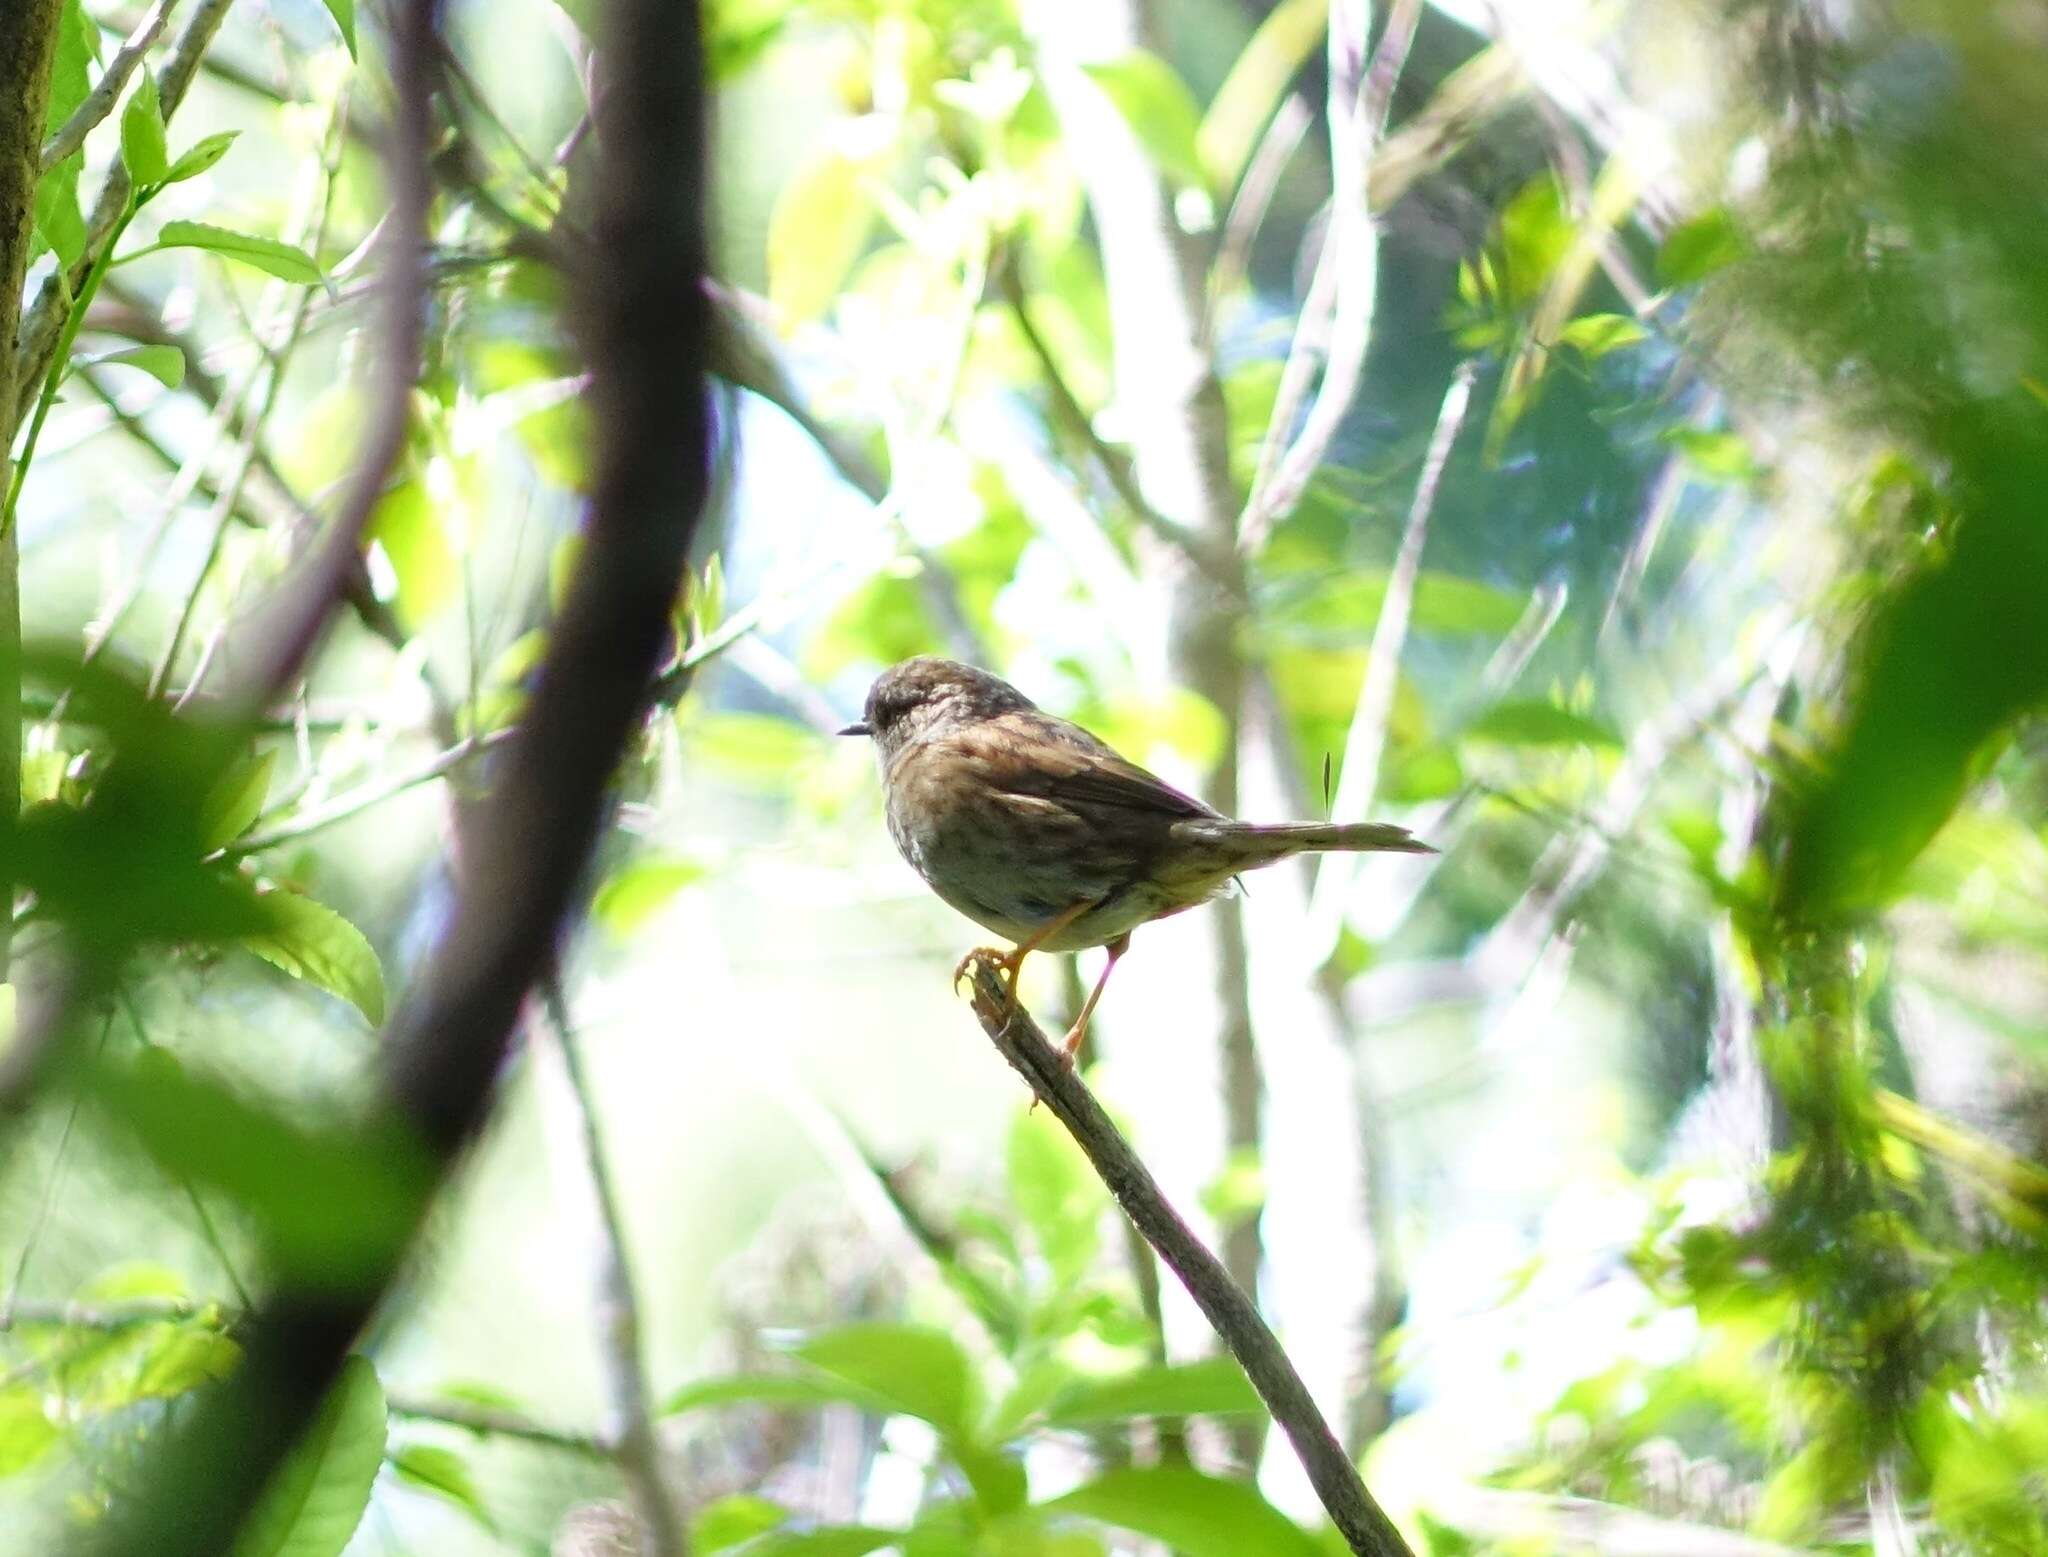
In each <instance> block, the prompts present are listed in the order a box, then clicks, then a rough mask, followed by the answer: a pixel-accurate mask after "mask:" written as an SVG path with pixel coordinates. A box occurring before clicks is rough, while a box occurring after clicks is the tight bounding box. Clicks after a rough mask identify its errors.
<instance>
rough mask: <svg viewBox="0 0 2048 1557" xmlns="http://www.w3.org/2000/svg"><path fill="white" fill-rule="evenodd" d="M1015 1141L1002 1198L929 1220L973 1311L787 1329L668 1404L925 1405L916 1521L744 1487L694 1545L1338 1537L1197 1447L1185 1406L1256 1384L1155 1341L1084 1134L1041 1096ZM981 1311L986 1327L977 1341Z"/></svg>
mask: <svg viewBox="0 0 2048 1557" xmlns="http://www.w3.org/2000/svg"><path fill="white" fill-rule="evenodd" d="M1007 1159H1008V1175H1007V1180H1006V1185H1005V1188H1006V1192H1007V1193H1006V1196H1005V1205H1006V1207H1007V1209H1006V1211H1004V1212H1003V1213H1002V1214H991V1213H990V1212H986V1211H972V1210H969V1211H963V1212H962V1213H960V1214H959V1215H958V1217H957V1218H956V1227H955V1229H954V1230H953V1231H951V1232H949V1233H948V1234H947V1235H946V1236H944V1237H938V1236H936V1235H935V1234H934V1232H933V1230H932V1229H931V1228H930V1227H929V1226H928V1225H926V1224H925V1223H924V1222H923V1220H922V1218H921V1217H919V1218H918V1219H917V1220H918V1223H919V1226H920V1229H921V1231H922V1233H923V1235H924V1237H925V1241H926V1246H927V1249H928V1250H929V1251H930V1252H931V1253H932V1254H933V1255H934V1257H935V1258H936V1259H937V1261H938V1263H939V1267H940V1271H941V1274H942V1276H943V1279H944V1281H945V1283H946V1286H947V1288H948V1289H949V1291H950V1293H951V1295H952V1299H953V1301H952V1302H950V1303H949V1304H948V1305H947V1306H948V1307H949V1308H950V1309H953V1310H955V1311H957V1310H960V1309H963V1308H964V1310H965V1311H966V1315H967V1316H971V1323H969V1324H967V1325H963V1324H962V1323H961V1320H960V1318H959V1317H957V1313H956V1318H955V1321H954V1323H953V1324H952V1325H951V1326H950V1327H947V1328H941V1327H939V1326H937V1325H934V1324H919V1325H906V1324H900V1323H881V1322H869V1323H861V1324H854V1325H846V1326H841V1327H837V1328H834V1329H830V1330H826V1331H824V1332H822V1333H818V1334H813V1335H810V1336H808V1337H805V1338H804V1339H802V1340H801V1341H798V1342H795V1343H793V1344H791V1345H790V1346H789V1347H788V1349H787V1356H788V1366H787V1369H786V1370H785V1371H778V1372H775V1373H767V1374H749V1375H737V1376H731V1377H720V1378H708V1379H703V1380H699V1381H697V1382H695V1383H692V1384H690V1385H688V1386H686V1387H685V1388H684V1389H682V1390H680V1391H679V1392H677V1393H676V1394H675V1395H673V1396H672V1397H671V1398H670V1399H669V1400H668V1401H667V1403H666V1405H665V1407H664V1410H665V1412H666V1413H668V1414H679V1413H685V1412H701V1411H712V1410H716V1409H718V1408H721V1407H732V1406H738V1405H760V1406H769V1407H773V1408H775V1409H778V1410H802V1409H806V1408H817V1407H823V1406H828V1405H847V1406H853V1407H855V1408H857V1409H859V1410H861V1411H863V1412H867V1413H870V1414H872V1415H874V1416H877V1417H881V1418H890V1417H903V1418H909V1419H911V1420H912V1421H914V1422H918V1423H922V1424H924V1426H925V1427H926V1428H928V1429H930V1435H931V1439H930V1441H931V1450H930V1453H931V1462H930V1463H929V1464H928V1465H926V1466H925V1467H923V1470H924V1477H923V1485H924V1487H925V1489H926V1491H925V1495H924V1497H923V1498H922V1499H921V1501H920V1507H919V1508H918V1511H917V1515H916V1518H915V1519H914V1521H913V1522H912V1523H911V1524H910V1525H908V1526H907V1527H903V1528H895V1527H883V1526H851V1525H815V1524H812V1525H806V1524H804V1523H803V1522H802V1519H801V1515H800V1514H799V1512H798V1511H796V1510H792V1509H791V1508H789V1507H785V1506H781V1505H778V1504H776V1503H774V1502H773V1501H771V1500H769V1499H766V1498H763V1497H760V1496H758V1495H755V1494H751V1493H749V1494H737V1495H734V1496H732V1497H728V1498H725V1499H721V1500H718V1501H716V1502H713V1503H711V1504H708V1505H707V1506H706V1507H705V1508H704V1509H703V1510H702V1511H701V1512H700V1513H699V1514H698V1516H697V1529H696V1536H695V1544H696V1545H697V1547H698V1549H700V1550H705V1551H725V1550H732V1551H734V1552H735V1553H745V1554H746V1557H781V1554H788V1557H796V1554H799V1553H813V1552H844V1553H847V1554H858V1553H862V1552H869V1551H877V1550H880V1549H882V1548H884V1547H887V1548H890V1549H892V1550H900V1551H902V1552H904V1553H906V1554H915V1557H946V1554H951V1553H957V1552H963V1551H975V1552H1017V1553H1024V1552H1031V1553H1056V1554H1059V1557H1089V1554H1100V1553H1102V1552H1103V1551H1104V1550H1105V1548H1104V1546H1103V1544H1102V1541H1101V1539H1100V1537H1099V1536H1097V1535H1094V1534H1091V1533H1090V1531H1091V1529H1092V1528H1093V1527H1098V1526H1104V1525H1106V1526H1110V1527H1112V1528H1115V1529H1118V1530H1123V1531H1128V1532H1132V1533H1134V1534H1137V1535H1142V1536H1148V1537H1150V1538H1152V1539H1154V1540H1159V1541H1164V1542H1166V1543H1167V1544H1169V1545H1170V1546H1172V1547H1173V1548H1174V1549H1175V1550H1176V1551H1183V1552H1187V1553H1189V1554H1190V1557H1205V1554H1213V1557H1226V1554H1239V1557H1242V1554H1246V1553H1253V1552H1257V1553H1262V1554H1263V1553H1273V1554H1275V1557H1283V1554H1291V1553H1300V1554H1302V1557H1308V1554H1311V1553H1315V1552H1319V1551H1323V1550H1325V1549H1326V1547H1325V1545H1324V1543H1323V1541H1322V1540H1321V1539H1319V1538H1317V1537H1314V1536H1312V1535H1311V1534H1310V1533H1309V1532H1307V1531H1305V1530H1303V1529H1302V1528H1300V1527H1299V1526H1298V1525H1296V1524H1294V1523H1293V1522H1292V1521H1291V1520H1289V1519H1288V1518H1287V1517H1286V1516H1285V1515H1284V1514H1282V1513H1281V1512H1279V1510H1277V1509H1275V1508H1274V1507H1273V1506H1272V1505H1271V1504H1269V1503H1267V1502H1266V1501H1265V1500H1264V1499H1263V1498H1262V1497H1261V1496H1260V1495H1259V1493H1258V1492H1257V1491H1256V1490H1255V1489H1254V1488H1252V1487H1251V1486H1249V1485H1247V1484H1246V1483H1244V1482H1241V1481H1237V1480H1233V1479H1228V1478H1224V1477H1218V1476H1214V1475H1209V1474H1205V1473H1203V1472H1202V1471H1199V1470H1197V1469H1196V1468H1195V1467H1194V1466H1193V1465H1192V1464H1190V1463H1189V1461H1188V1459H1187V1455H1186V1451H1185V1448H1184V1445H1183V1436H1182V1435H1183V1430H1184V1428H1185V1424H1186V1423H1187V1421H1188V1419H1190V1418H1201V1417H1218V1418H1230V1417H1245V1416H1253V1415H1257V1414H1259V1413H1260V1411H1261V1407H1260V1405H1259V1401H1258V1397H1257V1396H1256V1395H1255V1394H1254V1393H1253V1391H1252V1388H1251V1385H1250V1383H1249V1382H1248V1381H1247V1380H1246V1379H1245V1377H1244V1374H1243V1373H1242V1371H1241V1370H1240V1369H1239V1368H1238V1366H1237V1364H1236V1363H1235V1362H1234V1361H1232V1360H1231V1359H1229V1358H1227V1357H1218V1358H1212V1359H1209V1360H1206V1361H1200V1362H1190V1363H1165V1362H1160V1361H1156V1360H1153V1359H1154V1358H1156V1355H1157V1349H1158V1346H1159V1336H1158V1333H1157V1330H1156V1327H1155V1325H1154V1323H1153V1322H1152V1321H1150V1320H1148V1319H1147V1318H1146V1317H1145V1315H1144V1314H1143V1312H1142V1311H1141V1310H1140V1309H1139V1308H1138V1306H1137V1303H1136V1300H1135V1292H1134V1288H1133V1286H1132V1283H1131V1279H1130V1278H1129V1277H1128V1276H1124V1277H1122V1278H1117V1277H1115V1276H1112V1275H1110V1274H1109V1273H1108V1271H1107V1269H1106V1267H1108V1266H1109V1265H1110V1261H1109V1260H1108V1259H1107V1258H1106V1257H1105V1256H1106V1251H1105V1250H1104V1248H1103V1247H1102V1234H1103V1230H1104V1228H1105V1226H1106V1225H1107V1224H1106V1216H1107V1213H1108V1212H1109V1210H1110V1206H1109V1199H1108V1194H1107V1192H1106V1191H1105V1190H1104V1189H1103V1187H1102V1184H1101V1182H1100V1180H1098V1179H1097V1178H1096V1176H1095V1175H1094V1173H1093V1172H1092V1171H1091V1170H1090V1168H1089V1167H1088V1164H1087V1161H1086V1159H1085V1158H1083V1157H1082V1156H1081V1154H1080V1151H1079V1149H1078V1148H1077V1147H1075V1146H1074V1144H1073V1143H1072V1141H1070V1140H1069V1139H1068V1138H1067V1136H1066V1135H1065V1134H1064V1132H1063V1131H1062V1130H1061V1129H1060V1127H1059V1126H1058V1125H1057V1124H1055V1123H1053V1122H1052V1121H1051V1120H1049V1119H1047V1118H1045V1117H1044V1116H1042V1115H1040V1114H1036V1113H1026V1114H1022V1115H1020V1116H1019V1117H1018V1119H1017V1121H1016V1123H1015V1124H1014V1125H1013V1127H1012V1129H1011V1131H1010V1136H1009V1146H1008V1153H1007ZM970 1330H971V1331H972V1332H973V1344H971V1345H970V1344H963V1342H962V1340H961V1339H960V1338H959V1337H960V1335H962V1334H966V1333H968V1332H969V1331H970ZM1147 1424H1149V1430H1148V1428H1147ZM1062 1446H1064V1447H1065V1448H1066V1450H1067V1451H1068V1452H1067V1453H1066V1454H1065V1455H1059V1454H1057V1453H1055V1454H1054V1455H1053V1456H1052V1460H1051V1462H1048V1461H1047V1460H1046V1459H1045V1457H1044V1455H1042V1454H1041V1453H1040V1452H1039V1451H1040V1450H1056V1449H1057V1448H1059V1447H1062ZM1134 1456H1144V1457H1145V1458H1147V1459H1149V1463H1134ZM1061 1459H1064V1460H1066V1462H1067V1480H1069V1481H1070V1482H1071V1481H1074V1480H1075V1479H1076V1476H1077V1473H1078V1475H1079V1479H1078V1484H1076V1485H1069V1486H1067V1487H1066V1488H1065V1489H1064V1490H1061V1491H1059V1492H1057V1493H1054V1494H1052V1495H1046V1494H1045V1493H1043V1492H1041V1491H1037V1489H1035V1488H1034V1482H1037V1481H1039V1480H1041V1479H1042V1478H1043V1477H1044V1476H1045V1470H1044V1468H1043V1467H1044V1466H1046V1465H1047V1464H1048V1463H1051V1464H1054V1465H1057V1463H1058V1462H1059V1461H1060V1460H1061ZM1091 1464H1092V1465H1093V1466H1094V1467H1095V1471H1094V1473H1093V1474H1088V1473H1087V1472H1086V1470H1085V1469H1084V1468H1085V1467H1087V1466H1089V1465H1091ZM1105 1466H1106V1467H1107V1468H1104V1467H1105ZM1054 1474H1056V1475H1057V1474H1058V1472H1057V1471H1055V1472H1054Z"/></svg>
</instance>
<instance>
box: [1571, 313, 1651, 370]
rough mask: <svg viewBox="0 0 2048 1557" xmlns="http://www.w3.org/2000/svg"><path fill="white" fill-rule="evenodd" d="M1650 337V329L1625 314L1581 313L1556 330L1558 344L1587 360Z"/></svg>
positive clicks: (1595, 358) (1593, 359)
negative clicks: (1567, 347)
mask: <svg viewBox="0 0 2048 1557" xmlns="http://www.w3.org/2000/svg"><path fill="white" fill-rule="evenodd" d="M1649 338H1650V332H1649V331H1648V330H1646V329H1644V328H1643V327H1642V326H1641V325H1640V324H1638V323H1636V321H1635V320H1633V319H1631V318H1630V317H1629V316H1628V315H1627V314H1581V315H1580V316H1579V317H1578V318H1576V319H1574V320H1573V321H1572V322H1571V323H1570V324H1568V325H1566V326H1565V327H1564V328H1563V329H1562V330H1560V331H1558V332H1557V339H1558V344H1559V345H1561V346H1569V347H1571V348H1572V350H1574V351H1576V352H1577V353H1578V354H1579V355H1580V356H1582V357H1584V358H1586V359H1587V360H1588V361H1589V362H1590V361H1597V360H1598V359H1599V358H1601V357H1604V356H1606V355H1607V354H1608V353H1609V352H1610V351H1619V350H1621V348H1622V347H1624V346H1633V345H1635V344H1637V343H1638V342H1639V341H1646V340H1648V339H1649Z"/></svg>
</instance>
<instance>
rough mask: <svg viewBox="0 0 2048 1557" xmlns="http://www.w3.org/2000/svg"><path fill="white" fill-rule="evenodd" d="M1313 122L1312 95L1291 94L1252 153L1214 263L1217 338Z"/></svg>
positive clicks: (1212, 323) (1212, 321) (1212, 329)
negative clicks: (1222, 309) (1221, 311)
mask: <svg viewBox="0 0 2048 1557" xmlns="http://www.w3.org/2000/svg"><path fill="white" fill-rule="evenodd" d="M1313 123H1315V110H1314V109H1313V108H1311V107H1310V106H1309V102H1308V99H1307V98H1305V97H1303V96H1302V95H1301V94H1300V93H1298V92H1290V93H1289V94H1288V95H1287V96H1286V97H1285V98H1283V99H1282V100H1281V103H1280V107H1279V108H1278V109H1277V110H1276V111H1275V112H1274V114H1273V118H1272V121H1271V122H1270V123H1269V124H1267V126H1266V129H1265V133H1264V134H1263V135H1261V136H1260V137H1259V144H1258V148H1257V149H1256V150H1255V151H1254V152H1253V153H1252V160H1251V162H1250V164H1249V165H1248V166H1247V167H1246V168H1245V170H1244V179H1243V181H1242V182H1241V183H1239V185H1238V186H1237V195H1236V198H1234V199H1233V200H1232V201H1231V202H1230V214H1229V215H1228V216H1227V217H1225V218H1224V221H1223V241H1222V243H1220V244H1219V245H1218V246H1217V249H1216V263H1215V264H1214V265H1212V266H1210V267H1209V318H1208V325H1207V332H1206V333H1207V334H1208V336H1209V338H1210V340H1211V341H1212V342H1213V341H1214V339H1215V336H1216V309H1217V307H1218V305H1220V304H1221V303H1222V302H1223V300H1224V299H1225V298H1227V297H1229V296H1231V295H1232V294H1233V293H1234V292H1236V290H1237V289H1238V288H1239V287H1240V286H1242V285H1243V284H1244V280H1245V276H1246V273H1247V272H1248V271H1249V269H1250V267H1251V251H1252V242H1253V240H1254V239H1256V238H1257V237H1258V235H1259V228H1260V227H1262V226H1263V225H1265V220H1266V211H1267V209H1268V208H1269V207H1270V206H1271V205H1272V203H1273V192H1274V191H1275V190H1276V189H1278V188H1279V187H1280V175H1281V174H1282V173H1284V172H1286V171H1287V164H1288V163H1289V162H1291V161H1293V160H1294V153H1295V152H1296V151H1297V150H1298V149H1300V146H1301V143H1302V139H1303V137H1305V136H1306V135H1307V134H1308V129H1309V126H1310V125H1311V124H1313Z"/></svg>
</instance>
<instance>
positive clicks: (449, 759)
mask: <svg viewBox="0 0 2048 1557" xmlns="http://www.w3.org/2000/svg"><path fill="white" fill-rule="evenodd" d="M518 733H519V727H518V726H517V725H508V726H506V727H505V728H503V729H500V730H491V731H488V732H486V733H485V734H483V735H478V736H472V737H471V738H470V739H468V740H466V741H461V742H458V743H457V744H456V745H454V746H450V747H448V748H447V749H446V750H445V751H438V752H435V753H434V755H433V756H431V757H429V758H427V759H426V760H425V761H424V762H421V763H419V764H417V765H416V766H414V767H411V768H408V769H406V770H405V771H404V772H402V773H395V774H392V775H391V776H390V777H388V778H380V779H374V780H372V781H371V782H369V783H367V784H359V785H357V786H356V787H355V788H354V789H349V790H344V791H343V792H342V793H341V794H338V795H336V796H335V797H334V798H333V799H332V800H330V801H328V802H327V803H326V804H325V805H323V806H317V807H315V808H314V809H313V810H311V811H301V812H300V813H299V814H298V815H297V816H294V817H291V818H289V819H288V820H286V821H284V822H281V823H279V824H278V825H277V826H275V827H273V828H271V829H270V830H269V831H268V832H260V833H248V834H245V835H244V836H242V837H240V838H237V839H236V840H235V841H234V842H233V843H231V844H229V845H228V846H227V847H226V848H225V849H223V850H222V851H221V853H222V855H223V856H224V857H225V858H227V859H243V858H246V857H247V856H249V855H251V854H261V853H263V852H264V851H265V850H268V849H275V848H279V847H281V846H282V845H284V844H287V843H296V842H298V841H299V840H300V839H301V838H307V837H310V836H312V835H313V834H314V833H318V832H325V831H326V830H327V829H328V828H330V827H336V826H339V825H340V824H341V823H343V822H346V821H351V820H353V819H354V818H356V817H358V816H361V815H362V814H363V813H364V812H365V811H368V810H371V809H372V808H374V807H376V806H380V805H382V804H384V802H385V801H387V800H395V799H396V798H397V797H398V796H400V795H402V794H404V793H406V791H408V790H413V789H418V788H419V787H420V785H422V784H431V783H433V781H434V780H435V779H437V778H441V777H444V776H445V775H447V774H449V773H453V772H454V771H455V770H456V769H457V768H459V767H461V766H462V765H463V764H464V763H465V762H467V761H469V759H470V758H472V757H474V756H477V755H479V754H480V753H482V752H486V751H489V750H491V749H492V748H493V747H496V746H502V745H503V744H505V742H507V741H509V740H511V739H512V738H513V737H514V736H516V735H517V734H518Z"/></svg>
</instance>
